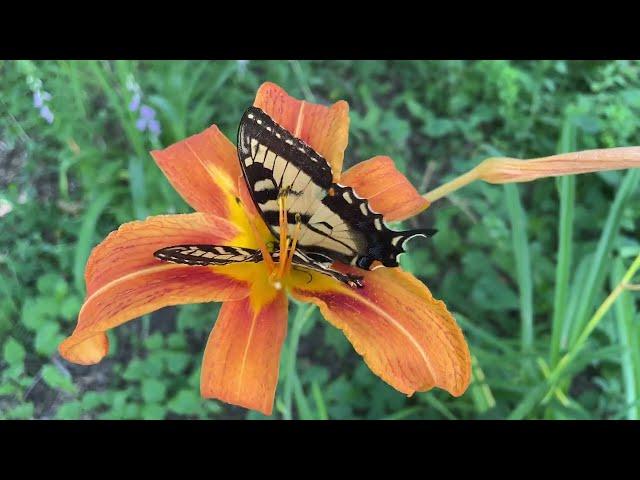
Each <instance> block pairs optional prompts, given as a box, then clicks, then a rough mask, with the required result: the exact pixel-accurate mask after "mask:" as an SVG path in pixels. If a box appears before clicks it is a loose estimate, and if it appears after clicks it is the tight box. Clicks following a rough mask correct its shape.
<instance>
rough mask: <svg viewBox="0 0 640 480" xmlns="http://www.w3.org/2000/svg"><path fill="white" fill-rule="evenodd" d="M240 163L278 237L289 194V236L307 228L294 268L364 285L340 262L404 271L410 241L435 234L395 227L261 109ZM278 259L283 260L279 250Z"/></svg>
mask: <svg viewBox="0 0 640 480" xmlns="http://www.w3.org/2000/svg"><path fill="white" fill-rule="evenodd" d="M238 159H239V161H240V166H241V169H242V173H243V176H244V178H245V180H246V182H247V185H248V187H249V192H250V194H251V198H252V200H253V202H254V204H255V206H256V208H257V209H258V211H259V212H260V215H261V216H262V218H263V220H264V221H265V223H266V225H267V227H268V228H269V230H270V231H271V233H272V234H273V235H274V236H275V237H276V238H278V237H279V236H280V206H279V203H278V200H279V197H280V196H281V195H286V197H287V198H286V211H287V222H288V224H289V225H288V231H289V232H292V231H293V230H294V229H295V228H296V223H298V222H299V223H300V227H299V228H300V230H299V234H298V243H297V248H296V250H295V252H294V255H293V259H292V265H293V266H294V267H297V268H301V269H307V270H312V271H316V272H319V273H322V274H325V275H329V276H331V277H333V278H335V279H337V280H339V281H341V282H343V283H346V284H348V285H350V286H352V287H362V286H363V282H362V277H360V276H356V275H350V274H345V273H342V272H339V271H337V270H334V269H332V268H331V264H332V263H333V262H334V261H339V262H342V263H346V264H350V265H354V266H356V267H359V268H361V269H364V270H369V269H371V267H372V265H373V262H375V261H379V262H380V263H381V264H382V265H383V266H385V267H397V266H398V257H399V256H400V255H401V254H402V253H404V245H405V243H406V242H407V240H409V239H410V238H413V237H416V236H424V237H427V236H431V235H433V234H434V233H435V230H429V229H417V230H407V231H395V230H391V229H390V228H388V227H387V226H386V225H385V223H384V219H383V217H382V215H381V214H380V213H377V212H374V211H373V210H371V208H370V206H369V203H368V201H367V200H366V199H364V198H361V197H359V196H358V195H357V193H356V192H354V190H353V188H351V187H348V186H345V185H341V184H339V183H334V182H333V172H332V171H331V167H330V166H329V163H328V162H327V161H326V160H325V159H324V158H323V157H322V156H321V155H320V154H318V153H317V152H316V151H314V150H313V149H312V148H311V147H310V146H309V145H307V144H306V143H305V142H303V141H302V140H300V139H299V138H296V137H295V136H294V135H292V134H291V133H290V132H289V131H287V130H286V129H285V128H283V127H281V126H280V125H278V124H277V123H276V122H274V121H273V120H272V119H271V117H269V115H267V114H266V113H265V112H263V111H262V110H261V109H259V108H257V107H250V108H249V109H248V110H247V111H246V112H245V114H244V116H243V117H242V120H241V121H240V126H239V128H238ZM154 255H155V256H156V257H157V258H159V259H161V260H166V261H170V262H175V263H184V264H189V265H225V264H228V263H233V262H259V261H262V260H263V258H262V253H261V252H260V251H259V250H253V249H248V248H238V247H230V246H217V245H180V246H174V247H168V248H163V249H161V250H158V251H157V252H155V254H154ZM271 255H272V257H273V259H274V260H276V261H278V260H279V257H280V253H279V252H278V250H277V246H276V248H275V249H274V251H273V253H272V254H271ZM374 268H375V267H374Z"/></svg>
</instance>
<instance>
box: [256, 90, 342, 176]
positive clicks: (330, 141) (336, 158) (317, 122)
mask: <svg viewBox="0 0 640 480" xmlns="http://www.w3.org/2000/svg"><path fill="white" fill-rule="evenodd" d="M253 105H254V106H256V107H258V108H261V109H262V110H263V111H264V112H266V113H267V114H268V115H269V116H270V117H271V118H273V120H274V121H275V122H276V123H278V124H280V125H281V126H282V127H284V128H286V129H287V130H289V131H290V132H291V133H293V134H294V135H295V136H296V137H298V138H300V139H302V140H304V141H305V142H306V143H308V144H309V145H310V146H311V147H312V148H313V149H314V150H316V151H317V152H318V153H320V155H322V156H324V158H326V159H327V161H328V162H329V165H331V169H332V170H333V178H334V180H335V181H338V179H339V178H340V173H341V172H342V162H343V160H344V150H345V149H346V148H347V142H348V140H349V139H348V136H349V104H348V103H347V102H345V101H344V100H340V101H339V102H336V103H334V104H333V105H332V106H331V107H325V106H324V105H317V104H315V103H309V102H306V101H303V100H297V99H295V98H293V97H291V96H290V95H288V94H287V92H285V91H284V90H283V89H282V88H280V87H279V86H277V85H276V84H274V83H271V82H266V83H263V84H262V85H261V86H260V88H259V89H258V93H257V94H256V99H255V101H254V102H253Z"/></svg>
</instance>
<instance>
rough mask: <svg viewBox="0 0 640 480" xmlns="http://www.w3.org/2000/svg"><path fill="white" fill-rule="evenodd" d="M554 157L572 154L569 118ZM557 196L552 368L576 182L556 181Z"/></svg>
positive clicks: (573, 145)
mask: <svg viewBox="0 0 640 480" xmlns="http://www.w3.org/2000/svg"><path fill="white" fill-rule="evenodd" d="M558 150H559V152H558V153H565V152H572V151H575V150H576V129H575V126H574V124H573V121H572V119H571V118H567V119H566V120H565V122H564V125H563V128H562V135H561V136H560V142H559V145H558ZM558 190H559V195H560V218H559V222H558V258H557V263H556V285H555V290H554V299H553V319H552V322H551V352H550V356H549V359H550V364H551V365H555V364H556V363H557V362H558V360H559V357H560V340H561V336H562V331H563V324H564V320H565V318H566V307H567V301H568V296H569V280H570V273H571V258H572V244H573V216H574V215H573V213H574V204H575V197H576V178H575V176H573V175H570V176H566V177H561V178H559V179H558Z"/></svg>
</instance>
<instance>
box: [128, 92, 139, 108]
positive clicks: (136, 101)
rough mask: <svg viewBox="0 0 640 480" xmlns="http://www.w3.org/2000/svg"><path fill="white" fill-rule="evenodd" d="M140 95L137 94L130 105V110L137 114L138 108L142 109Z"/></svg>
mask: <svg viewBox="0 0 640 480" xmlns="http://www.w3.org/2000/svg"><path fill="white" fill-rule="evenodd" d="M140 99H141V97H140V94H139V93H136V94H135V95H133V98H132V99H131V102H130V103H129V110H130V111H132V112H135V111H136V110H138V107H140Z"/></svg>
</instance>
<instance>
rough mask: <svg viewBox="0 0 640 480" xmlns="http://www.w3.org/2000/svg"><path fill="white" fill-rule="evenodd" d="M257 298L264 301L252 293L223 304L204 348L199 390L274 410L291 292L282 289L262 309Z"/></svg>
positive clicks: (236, 402)
mask: <svg viewBox="0 0 640 480" xmlns="http://www.w3.org/2000/svg"><path fill="white" fill-rule="evenodd" d="M252 295H253V294H252ZM255 303H260V302H252V300H251V298H250V297H247V298H245V299H243V300H238V301H235V302H226V303H225V304H224V305H223V306H222V309H221V310H220V314H219V315H218V320H217V322H216V324H215V326H214V328H213V331H212V332H211V335H210V336H209V341H208V342H207V348H206V350H205V352H204V359H203V362H202V373H201V377H200V391H201V392H202V396H204V397H206V398H217V399H219V400H222V401H224V402H227V403H231V404H234V405H240V406H242V407H245V408H250V409H252V410H258V411H260V412H262V413H264V414H265V415H271V411H272V409H273V400H274V397H275V391H276V385H277V383H278V370H279V368H280V350H281V348H282V343H283V342H284V338H285V336H286V332H287V297H286V295H284V294H283V293H279V294H278V295H276V296H275V297H274V298H273V299H272V300H271V301H270V302H268V303H266V304H262V306H261V307H260V308H257V309H256V308H255V306H254V304H255Z"/></svg>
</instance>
